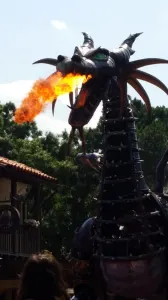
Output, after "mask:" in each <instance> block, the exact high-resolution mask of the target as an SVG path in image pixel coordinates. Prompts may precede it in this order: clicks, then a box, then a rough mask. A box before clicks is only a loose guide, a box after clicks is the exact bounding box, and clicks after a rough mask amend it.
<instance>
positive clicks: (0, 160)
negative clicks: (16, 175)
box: [0, 156, 57, 182]
mask: <svg viewBox="0 0 168 300" xmlns="http://www.w3.org/2000/svg"><path fill="white" fill-rule="evenodd" d="M1 166H5V167H9V168H12V169H13V170H17V171H21V172H24V173H26V174H28V175H32V176H34V177H36V178H39V179H42V180H46V181H52V182H56V181H57V180H56V178H54V177H51V176H49V175H47V174H45V173H43V172H41V171H39V170H36V169H33V168H31V167H28V166H26V165H24V164H22V163H18V162H17V161H14V160H10V159H8V158H5V157H2V156H0V167H1Z"/></svg>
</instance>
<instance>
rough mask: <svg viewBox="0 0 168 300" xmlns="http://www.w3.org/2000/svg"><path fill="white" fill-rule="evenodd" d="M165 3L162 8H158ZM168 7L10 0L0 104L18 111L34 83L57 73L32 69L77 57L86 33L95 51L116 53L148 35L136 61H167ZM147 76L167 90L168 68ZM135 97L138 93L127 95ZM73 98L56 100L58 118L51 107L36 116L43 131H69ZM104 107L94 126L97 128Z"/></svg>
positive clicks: (157, 100)
mask: <svg viewBox="0 0 168 300" xmlns="http://www.w3.org/2000/svg"><path fill="white" fill-rule="evenodd" d="M159 3H160V4H159ZM167 28H168V1H167V0H161V1H160V2H158V1H152V0H148V1H147V0H141V1H135V0H127V1H124V0H123V1H112V0H103V1H100V0H91V1H90V0H85V1H83V0H82V1H81V0H71V1H68V0H67V1H64V0H62V1H58V0H57V1H56V0H47V1H43V0H42V1H40V0H29V1H23V0H15V1H11V0H5V1H1V10H0V37H1V46H0V102H1V103H6V102H8V101H12V102H14V103H15V105H16V107H18V106H19V105H20V104H21V102H22V100H23V99H24V97H25V96H26V94H27V93H28V92H29V91H30V89H31V87H32V85H33V83H34V82H35V81H36V80H37V79H39V78H46V77H47V76H48V75H50V74H51V73H52V72H54V71H55V69H54V67H52V66H48V65H43V64H41V65H40V64H39V65H32V63H33V62H34V61H36V60H38V59H41V58H44V57H52V58H56V57H57V56H58V55H59V54H62V55H66V56H70V57H71V56H72V54H73V51H74V48H75V46H76V45H81V44H82V43H83V36H82V34H81V32H82V31H84V32H88V33H89V34H90V35H91V36H92V37H93V39H94V42H95V47H97V46H102V47H106V48H108V49H113V48H117V47H118V46H119V45H120V44H121V42H122V41H123V40H124V39H125V38H127V37H128V35H129V34H133V33H136V32H143V34H142V35H141V36H139V38H137V40H136V42H135V43H134V45H133V49H134V50H135V51H136V53H135V54H134V56H133V57H132V60H134V59H141V58H147V57H158V58H165V59H168V32H167ZM145 69H146V71H148V72H149V73H151V74H153V75H155V76H156V77H158V78H159V79H161V80H162V81H163V82H164V83H165V84H166V85H167V86H168V65H156V66H152V67H146V68H145ZM143 86H144V87H145V88H146V89H147V91H148V95H149V97H150V100H151V103H152V105H153V106H157V105H165V106H168V97H167V95H165V94H164V93H163V92H162V91H161V90H159V89H158V88H156V87H154V86H153V85H150V84H143ZM128 92H129V94H130V95H131V96H132V97H137V94H136V92H134V91H133V90H132V89H131V88H129V89H128ZM67 104H68V98H67V96H63V97H61V98H59V99H58V100H57V103H56V109H55V116H54V117H53V116H52V114H51V104H49V105H48V106H47V107H46V109H45V110H44V112H42V113H41V114H40V115H39V116H37V118H36V121H37V125H38V127H39V128H40V129H41V130H43V131H44V132H46V131H51V132H53V133H55V134H57V133H61V131H62V130H63V129H65V128H66V129H67V130H68V131H69V129H70V126H69V125H68V115H69V109H68V107H67ZM100 113H101V106H100V107H98V109H97V111H96V114H95V115H94V117H93V119H92V120H91V121H90V123H89V126H91V127H95V126H96V124H97V121H98V119H99V117H100Z"/></svg>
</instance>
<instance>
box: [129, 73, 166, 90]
mask: <svg viewBox="0 0 168 300" xmlns="http://www.w3.org/2000/svg"><path fill="white" fill-rule="evenodd" d="M131 77H136V78H137V79H140V80H144V81H147V82H149V83H151V84H153V85H155V86H157V87H158V88H160V89H161V90H162V91H164V92H165V93H166V94H167V95H168V88H167V87H166V86H165V84H164V83H163V82H162V81H160V80H159V79H158V78H156V77H155V76H153V75H150V74H148V73H146V72H143V71H140V70H134V71H132V72H131Z"/></svg>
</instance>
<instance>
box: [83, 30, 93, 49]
mask: <svg viewBox="0 0 168 300" xmlns="http://www.w3.org/2000/svg"><path fill="white" fill-rule="evenodd" d="M82 34H83V36H84V41H83V46H85V45H86V44H89V45H90V48H94V41H93V39H92V37H91V36H89V35H88V34H87V33H86V32H82Z"/></svg>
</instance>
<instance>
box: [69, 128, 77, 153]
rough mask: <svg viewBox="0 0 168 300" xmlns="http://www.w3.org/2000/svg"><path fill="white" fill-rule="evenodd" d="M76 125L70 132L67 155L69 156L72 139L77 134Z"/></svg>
mask: <svg viewBox="0 0 168 300" xmlns="http://www.w3.org/2000/svg"><path fill="white" fill-rule="evenodd" d="M75 130H76V128H75V127H72V129H71V131H70V134H69V139H68V149H67V155H68V156H69V155H70V154H71V144H72V140H73V137H74V134H75Z"/></svg>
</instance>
